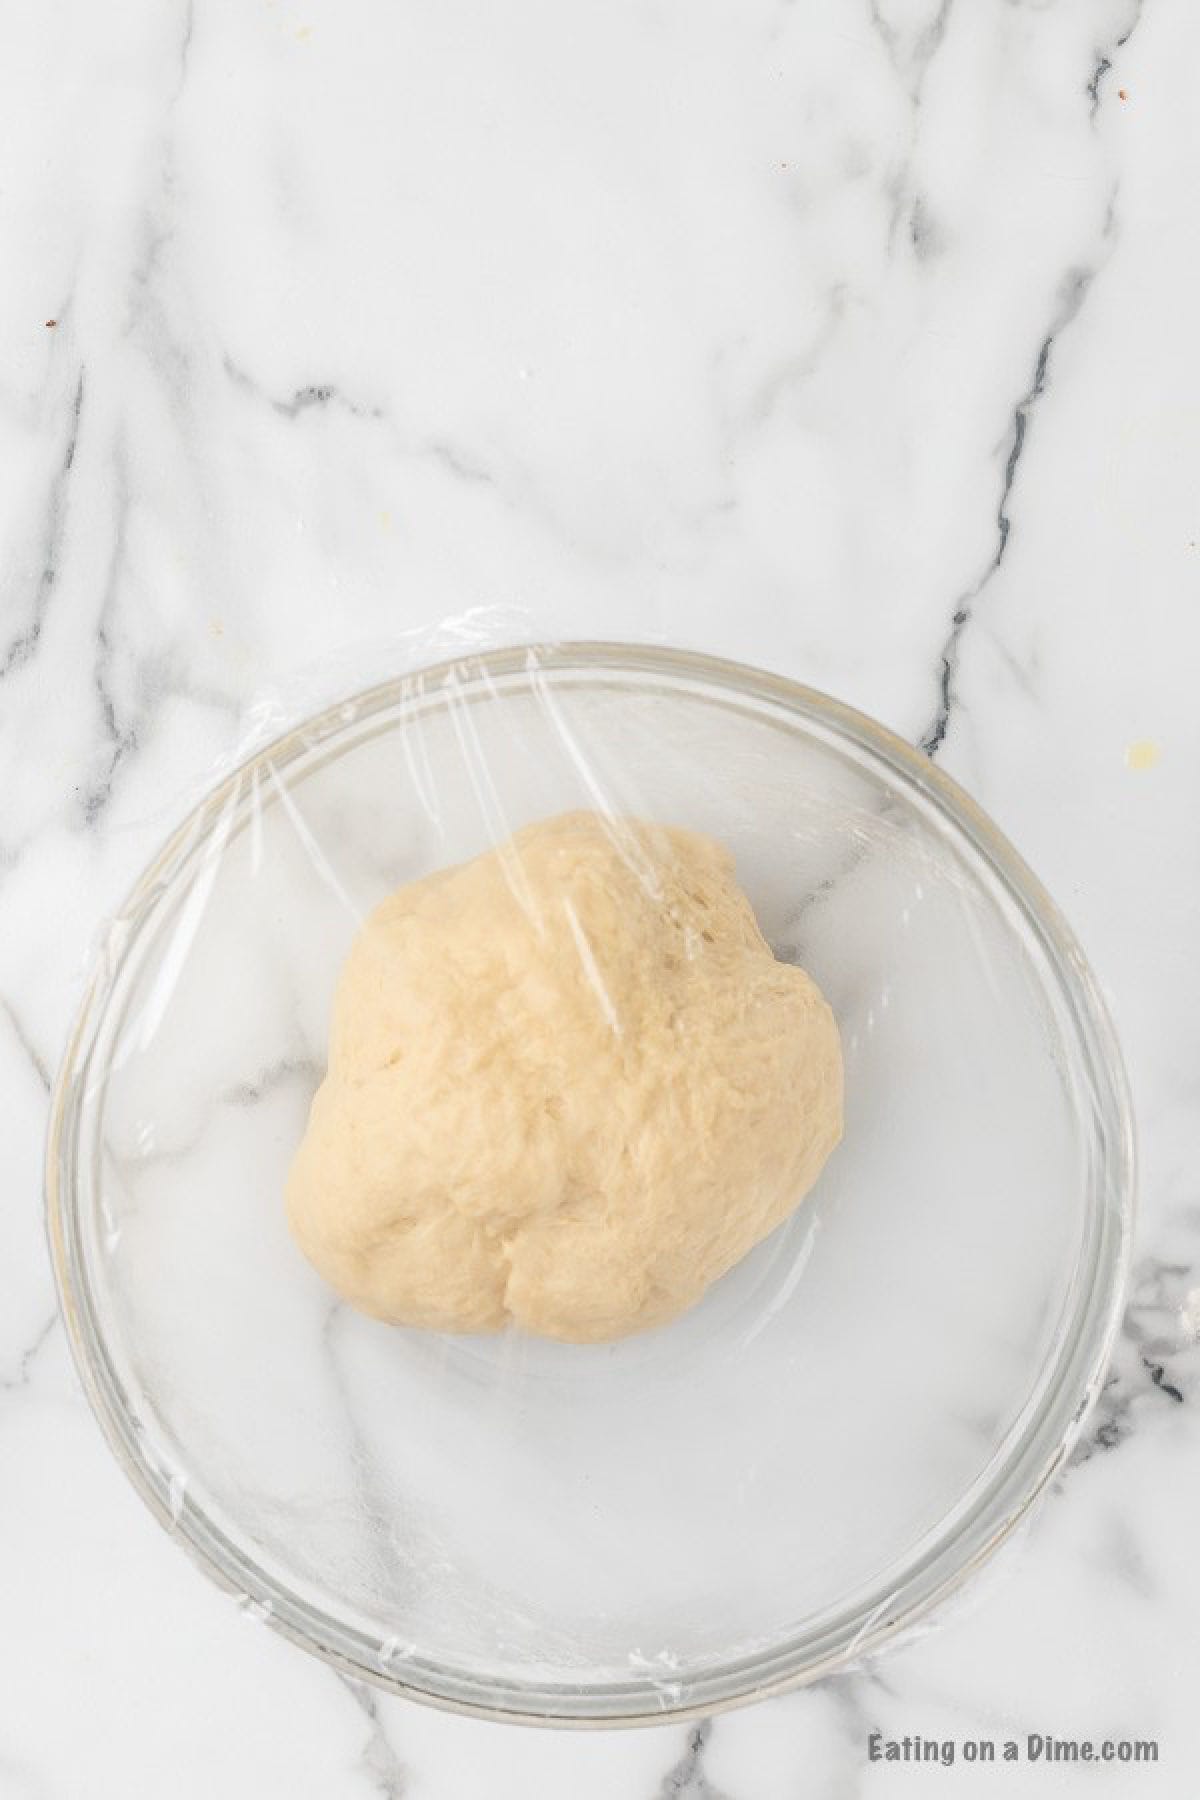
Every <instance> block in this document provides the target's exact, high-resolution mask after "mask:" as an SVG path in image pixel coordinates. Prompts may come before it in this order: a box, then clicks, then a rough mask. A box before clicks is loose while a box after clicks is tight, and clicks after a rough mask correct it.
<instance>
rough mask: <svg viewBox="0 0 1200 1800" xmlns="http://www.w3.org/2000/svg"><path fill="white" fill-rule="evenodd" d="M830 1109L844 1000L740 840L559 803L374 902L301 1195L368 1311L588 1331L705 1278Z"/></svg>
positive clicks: (821, 1131)
mask: <svg viewBox="0 0 1200 1800" xmlns="http://www.w3.org/2000/svg"><path fill="white" fill-rule="evenodd" d="M841 1131H842V1062H841V1050H840V1045H839V1041H838V1032H837V1026H836V1024H835V1023H834V1018H833V1014H832V1013H831V1011H830V1010H829V1007H828V1006H827V1005H826V1003H825V1001H824V1000H823V998H822V997H821V994H820V991H819V990H818V988H817V986H816V984H815V983H814V982H813V981H812V980H811V978H810V977H809V976H808V975H806V974H805V973H804V971H803V970H802V969H798V968H794V967H791V966H789V965H788V964H786V963H781V962H777V961H776V960H775V958H774V956H772V954H771V951H770V949H769V948H768V946H767V944H766V942H765V940H764V938H763V936H762V933H761V932H760V931H759V929H758V925H757V923H756V921H755V918H754V914H753V912H752V911H751V908H750V903H749V901H748V900H747V899H746V896H745V895H744V894H743V893H742V891H741V889H740V888H739V887H738V885H737V883H736V880H735V878H734V868H733V859H732V857H731V856H730V855H729V853H728V852H727V851H726V850H724V849H723V848H722V847H721V846H720V845H719V844H717V843H714V842H713V840H712V839H711V838H707V837H701V836H699V835H697V834H696V833H694V832H688V831H678V830H672V829H666V828H663V827H658V826H647V825H643V824H639V823H636V822H634V821H632V820H628V819H614V818H602V817H600V816H599V815H597V814H594V813H571V814H566V815H564V816H563V817H560V818H554V819H548V820H546V821H544V822H543V823H540V824H537V825H531V826H528V827H527V828H526V829H525V830H523V831H520V832H518V833H517V835H516V836H515V837H514V838H512V839H511V840H510V841H509V842H508V843H507V844H504V845H502V846H500V847H499V848H498V849H496V850H494V851H492V852H490V853H489V854H488V855H486V856H481V857H479V858H477V859H476V860H475V861H474V862H470V863H466V864H464V865H463V866H462V867H460V868H453V869H447V870H444V871H442V872H441V873H439V874H436V875H432V876H430V877H429V878H428V879H426V880H424V881H418V882H415V883H413V884H412V886H410V887H404V888H401V889H400V890H399V892H398V893H395V894H393V895H392V896H391V898H390V899H388V900H385V901H384V902H383V904H382V906H380V907H379V908H378V910H377V911H376V912H374V913H373V914H372V915H371V917H370V918H369V919H368V921H367V923H366V925H365V926H364V927H363V929H362V931H361V932H360V934H359V936H358V938H357V939H356V941H355V943H354V946H353V948H352V950H351V952H350V957H349V960H348V962H347V964H346V967H345V969H344V971H343V973H342V976H341V981H340V983H339V986H338V991H337V997H336V1000H335V1003H334V1015H333V1027H332V1034H331V1040H330V1047H329V1071H328V1074H327V1076H326V1078H325V1081H324V1083H323V1085H322V1086H321V1088H320V1090H319V1091H318V1093H317V1095H316V1098H315V1100H314V1101H313V1108H312V1115H311V1117H310V1119H309V1124H308V1130H307V1132H306V1134H305V1137H304V1140H303V1142H302V1143H301V1145H300V1148H299V1151H298V1152H297V1155H296V1159H295V1162H294V1164H293V1166H292V1170H291V1175H290V1178H289V1182H288V1192H287V1203H288V1215H289V1219H290V1222H291V1227H292V1230H293V1232H294V1233H295V1236H296V1238H297V1240H298V1242H299V1244H300V1246H301V1248H302V1249H303V1250H304V1252H305V1254H306V1255H307V1256H308V1257H309V1259H310V1260H311V1261H312V1262H313V1263H314V1264H315V1266H316V1267H317V1269H319V1270H320V1272H321V1274H322V1275H324V1276H325V1277H326V1279H327V1280H328V1281H330V1282H331V1283H332V1285H333V1286H334V1287H335V1288H336V1289H337V1290H338V1292H339V1293H340V1294H342V1295H343V1296H344V1298H345V1299H347V1300H349V1301H350V1302H351V1303H352V1304H353V1305H354V1306H357V1307H360V1308H361V1309H362V1310H363V1311H364V1312H368V1313H372V1314H374V1315H375V1316H376V1317H378V1318H382V1319H389V1320H392V1321H393V1322H396V1323H403V1324H406V1325H422V1326H428V1327H430V1328H432V1329H435V1330H439V1331H495V1330H498V1329H499V1328H500V1327H502V1326H505V1325H509V1324H515V1325H518V1326H520V1327H521V1328H522V1329H524V1330H525V1331H530V1332H536V1333H539V1334H541V1335H543V1336H545V1337H552V1338H562V1339H568V1340H572V1341H575V1342H581V1343H582V1342H598V1341H601V1340H604V1339H608V1338H617V1337H622V1336H624V1335H625V1334H626V1333H628V1332H632V1331H640V1330H643V1329H645V1328H646V1327H647V1326H650V1325H659V1324H661V1323H662V1322H663V1321H664V1320H667V1319H670V1318H673V1317H674V1316H675V1314H677V1313H680V1312H682V1311H683V1310H684V1308H685V1307H688V1306H690V1305H691V1304H692V1303H693V1301H695V1300H698V1299H699V1298H700V1296H701V1294H703V1292H704V1290H705V1289H706V1288H707V1287H708V1286H709V1284H710V1282H713V1281H715V1280H716V1279H717V1277H718V1276H719V1275H723V1274H724V1273H725V1271H726V1270H727V1269H729V1268H732V1266H733V1264H734V1263H736V1262H737V1261H738V1259H739V1258H740V1257H742V1256H744V1255H745V1254H746V1252H747V1251H748V1250H749V1249H750V1248H751V1247H752V1246H753V1245H754V1244H756V1243H758V1241H759V1239H760V1238H763V1237H765V1236H766V1234H767V1233H768V1232H769V1231H771V1230H772V1229H773V1228H774V1227H775V1226H776V1225H778V1224H779V1223H780V1221H781V1220H782V1219H784V1218H786V1216H787V1214H788V1213H789V1212H790V1211H791V1210H792V1208H793V1207H794V1206H796V1204H797V1203H798V1202H799V1201H800V1200H801V1198H802V1197H803V1196H804V1194H805V1193H806V1192H807V1190H808V1189H809V1187H810V1186H811V1185H812V1183H813V1182H814V1181H815V1180H816V1177H817V1175H818V1173H819V1172H820V1169H821V1166H822V1164H823V1163H824V1162H825V1159H826V1157H827V1156H828V1155H829V1153H830V1151H831V1150H832V1149H833V1147H834V1145H835V1144H836V1143H837V1141H838V1139H839V1138H840V1136H841Z"/></svg>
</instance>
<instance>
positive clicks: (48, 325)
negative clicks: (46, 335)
mask: <svg viewBox="0 0 1200 1800" xmlns="http://www.w3.org/2000/svg"><path fill="white" fill-rule="evenodd" d="M57 324H58V320H57V319H47V320H46V330H47V331H53V330H54V327H55V326H56V325H57Z"/></svg>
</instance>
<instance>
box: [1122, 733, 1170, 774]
mask: <svg viewBox="0 0 1200 1800" xmlns="http://www.w3.org/2000/svg"><path fill="white" fill-rule="evenodd" d="M1161 756H1162V750H1161V748H1160V747H1159V745H1157V744H1156V743H1155V742H1154V739H1153V738H1138V739H1137V740H1136V742H1135V743H1132V744H1126V746H1125V767H1126V768H1127V769H1136V770H1138V771H1139V772H1141V771H1142V770H1144V769H1152V768H1153V767H1154V765H1155V763H1157V762H1158V761H1159V759H1160V757H1161Z"/></svg>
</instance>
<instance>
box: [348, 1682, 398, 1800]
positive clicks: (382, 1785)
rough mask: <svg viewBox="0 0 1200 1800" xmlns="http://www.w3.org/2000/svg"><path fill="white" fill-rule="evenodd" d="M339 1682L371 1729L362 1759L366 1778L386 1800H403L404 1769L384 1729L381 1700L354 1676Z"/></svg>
mask: <svg viewBox="0 0 1200 1800" xmlns="http://www.w3.org/2000/svg"><path fill="white" fill-rule="evenodd" d="M338 1680H339V1681H340V1682H341V1684H342V1686H343V1687H344V1688H345V1690H346V1692H347V1693H348V1694H349V1695H350V1698H351V1699H352V1700H353V1701H354V1704H355V1705H356V1706H357V1708H358V1710H359V1712H360V1713H362V1715H363V1717H364V1718H365V1719H366V1721H367V1724H368V1725H369V1727H370V1735H369V1737H368V1738H367V1742H366V1746H365V1748H364V1750H363V1753H362V1759H361V1767H362V1770H363V1772H364V1774H365V1775H366V1776H367V1777H368V1778H369V1780H370V1782H371V1786H372V1787H373V1788H374V1790H375V1792H376V1793H377V1794H381V1795H382V1796H383V1800H403V1797H404V1794H405V1793H406V1791H407V1783H406V1781H405V1776H404V1769H403V1766H402V1764H401V1762H400V1759H399V1757H398V1756H397V1755H396V1752H395V1749H394V1748H393V1746H392V1743H391V1740H390V1739H389V1737H388V1734H387V1731H386V1730H385V1728H384V1724H383V1720H382V1718H381V1717H380V1712H379V1701H378V1699H377V1698H376V1696H375V1695H374V1694H373V1693H372V1691H371V1689H370V1688H369V1687H367V1686H366V1685H365V1683H363V1682H361V1681H355V1680H354V1679H353V1677H352V1676H349V1675H340V1674H339V1676H338Z"/></svg>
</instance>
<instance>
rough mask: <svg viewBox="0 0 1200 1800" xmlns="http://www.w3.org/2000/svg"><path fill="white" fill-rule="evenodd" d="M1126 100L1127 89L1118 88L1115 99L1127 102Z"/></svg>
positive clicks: (1127, 95)
mask: <svg viewBox="0 0 1200 1800" xmlns="http://www.w3.org/2000/svg"><path fill="white" fill-rule="evenodd" d="M1128 98H1129V89H1128V88H1118V89H1117V99H1118V100H1128Z"/></svg>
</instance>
